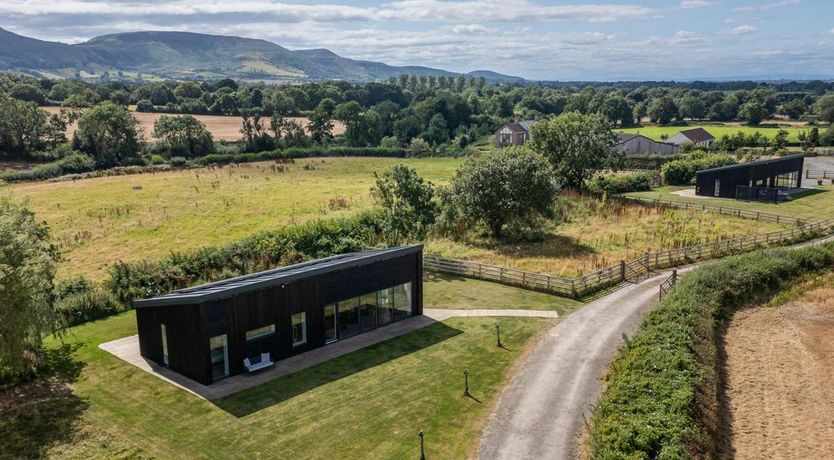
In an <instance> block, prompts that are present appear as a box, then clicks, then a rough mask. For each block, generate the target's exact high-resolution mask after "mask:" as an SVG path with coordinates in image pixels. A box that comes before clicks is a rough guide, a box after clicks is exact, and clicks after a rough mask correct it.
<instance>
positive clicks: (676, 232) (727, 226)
mask: <svg viewBox="0 0 834 460" xmlns="http://www.w3.org/2000/svg"><path fill="white" fill-rule="evenodd" d="M557 208H559V209H561V213H562V214H563V215H564V217H563V218H561V219H553V220H549V221H545V222H542V223H541V225H539V226H538V233H537V234H533V235H528V236H527V237H526V238H525V239H524V240H523V241H517V240H510V239H505V240H497V241H496V240H494V239H491V238H488V237H485V236H482V235H478V234H477V232H475V233H472V234H470V235H469V236H467V237H465V238H459V239H451V238H433V239H431V240H429V241H428V244H427V251H428V252H429V253H433V254H438V255H442V256H444V257H450V258H455V259H466V260H475V261H479V262H484V263H489V264H495V265H501V266H506V267H513V268H518V269H521V270H527V271H532V272H539V273H549V274H553V275H560V276H577V275H581V274H584V273H588V272H592V271H595V270H598V269H600V268H603V267H607V266H610V265H613V264H616V263H619V261H620V260H628V259H632V258H634V257H637V256H639V255H642V254H645V253H646V252H647V251H660V250H666V249H671V248H677V247H681V246H685V245H691V244H698V243H706V242H711V241H716V240H721V239H726V238H732V237H736V236H742V235H751V234H755V233H764V232H769V231H774V230H781V229H787V228H790V226H788V225H777V224H773V223H767V222H756V223H755V225H751V221H750V220H745V219H741V218H734V217H729V216H723V215H717V214H715V213H711V212H701V211H695V210H676V209H664V208H652V207H647V206H642V205H637V204H626V205H622V204H619V203H615V202H602V201H601V200H600V199H597V198H589V197H578V196H575V195H569V196H563V197H561V198H560V199H559V203H558V204H557Z"/></svg>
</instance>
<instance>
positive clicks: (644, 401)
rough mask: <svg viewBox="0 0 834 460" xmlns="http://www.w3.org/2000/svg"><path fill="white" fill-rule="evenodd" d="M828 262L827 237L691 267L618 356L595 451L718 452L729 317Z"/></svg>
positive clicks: (598, 417)
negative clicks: (722, 356)
mask: <svg viewBox="0 0 834 460" xmlns="http://www.w3.org/2000/svg"><path fill="white" fill-rule="evenodd" d="M832 264H834V244H831V243H829V244H826V245H822V246H816V247H809V248H804V249H798V250H791V249H768V250H762V251H757V252H753V253H749V254H744V255H740V256H735V257H731V258H728V259H724V260H721V261H718V262H714V263H711V264H708V265H706V266H704V267H702V268H699V269H696V270H695V271H693V272H692V273H689V274H687V275H685V276H684V277H683V278H682V279H681V280H680V281H679V282H678V284H677V286H675V288H674V289H672V290H671V291H670V292H669V294H668V295H667V296H666V297H664V298H663V300H662V301H661V302H660V304H659V306H658V307H657V308H656V309H655V310H653V311H652V312H650V313H649V314H648V315H647V316H646V318H645V319H644V320H643V322H642V324H641V326H640V329H639V331H638V332H637V333H636V334H635V335H634V336H633V337H632V338H631V339H629V340H627V341H626V345H625V346H624V347H623V348H621V349H620V352H619V353H618V356H617V358H616V359H615V360H614V362H613V363H612V365H611V367H610V370H609V372H608V375H607V377H606V389H605V392H604V393H603V394H602V396H601V397H600V399H599V401H598V402H597V405H596V408H595V409H594V415H593V419H592V424H591V431H590V439H591V440H590V445H591V458H592V459H613V458H629V459H650V458H654V459H665V460H677V459H695V458H719V457H718V453H717V452H716V445H717V444H718V439H719V438H720V436H724V435H725V434H724V433H719V432H718V431H719V430H720V426H721V424H720V423H719V417H720V414H719V413H718V412H719V410H720V407H719V402H718V396H719V392H720V384H721V382H720V378H719V375H718V372H717V369H718V368H719V362H718V360H719V351H718V349H717V343H718V341H719V340H720V334H721V331H722V329H723V327H724V324H725V322H726V320H727V319H728V318H729V317H730V315H731V314H732V312H733V311H734V310H735V309H737V308H739V307H742V306H744V305H749V304H750V303H752V302H757V301H763V300H765V299H766V296H767V295H769V294H772V293H774V292H775V291H776V290H778V289H780V288H782V287H784V286H785V285H786V284H787V283H789V282H791V281H793V280H796V279H798V278H800V277H801V276H803V275H805V274H808V273H812V272H816V271H820V270H823V269H827V268H830V267H831V266H832Z"/></svg>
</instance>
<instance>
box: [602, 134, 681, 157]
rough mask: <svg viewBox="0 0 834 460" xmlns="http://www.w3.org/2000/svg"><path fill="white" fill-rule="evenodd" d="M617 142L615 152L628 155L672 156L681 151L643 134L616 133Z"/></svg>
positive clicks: (614, 146) (667, 143)
mask: <svg viewBox="0 0 834 460" xmlns="http://www.w3.org/2000/svg"><path fill="white" fill-rule="evenodd" d="M616 135H617V140H616V141H615V142H614V144H613V145H612V146H611V150H612V151H614V152H623V153H624V154H626V155H648V154H658V155H672V154H675V153H678V152H679V151H680V146H678V145H676V144H672V143H670V142H658V141H656V140H654V139H649V138H648V137H646V136H643V135H642V134H630V133H616Z"/></svg>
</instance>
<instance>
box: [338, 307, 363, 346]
mask: <svg viewBox="0 0 834 460" xmlns="http://www.w3.org/2000/svg"><path fill="white" fill-rule="evenodd" d="M338 308H339V338H340V339H345V338H348V337H351V336H354V335H356V334H358V333H359V331H360V325H359V297H354V298H352V299H348V300H345V301H342V302H339V303H338Z"/></svg>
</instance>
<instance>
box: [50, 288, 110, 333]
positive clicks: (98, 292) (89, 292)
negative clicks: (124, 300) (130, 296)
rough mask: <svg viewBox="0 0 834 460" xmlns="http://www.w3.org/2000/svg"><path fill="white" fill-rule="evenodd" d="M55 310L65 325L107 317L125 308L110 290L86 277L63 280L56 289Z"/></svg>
mask: <svg viewBox="0 0 834 460" xmlns="http://www.w3.org/2000/svg"><path fill="white" fill-rule="evenodd" d="M55 298H56V302H55V311H56V312H57V313H58V315H59V316H60V318H61V323H62V324H63V325H64V326H65V327H70V326H75V325H78V324H81V323H86V322H87V321H93V320H96V319H101V318H106V317H108V316H111V315H115V314H116V313H119V312H121V311H123V310H124V308H123V306H122V305H121V304H120V303H119V301H118V300H117V299H116V298H115V297H114V296H113V294H111V293H110V292H109V291H106V290H104V289H102V288H101V287H100V286H97V285H96V284H94V283H93V282H92V281H90V280H88V279H86V278H84V277H80V276H79V277H75V278H70V279H68V280H64V281H62V282H61V283H60V284H59V285H58V287H57V288H56V290H55Z"/></svg>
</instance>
